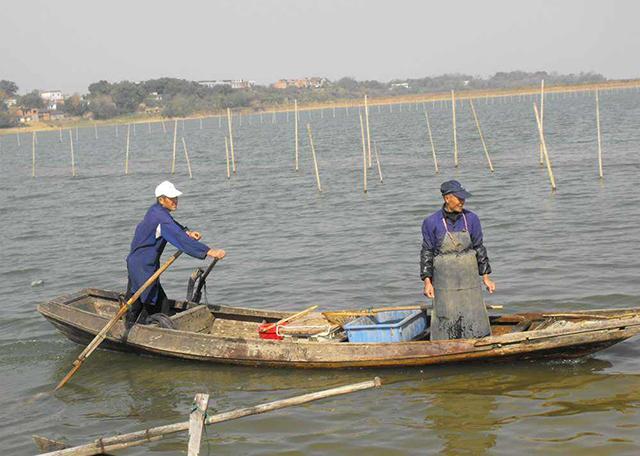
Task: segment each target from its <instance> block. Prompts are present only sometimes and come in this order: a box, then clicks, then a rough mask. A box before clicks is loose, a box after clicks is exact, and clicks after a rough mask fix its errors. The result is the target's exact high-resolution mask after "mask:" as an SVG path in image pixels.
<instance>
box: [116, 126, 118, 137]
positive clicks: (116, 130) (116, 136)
mask: <svg viewBox="0 0 640 456" xmlns="http://www.w3.org/2000/svg"><path fill="white" fill-rule="evenodd" d="M117 137H118V124H116V138H117Z"/></svg>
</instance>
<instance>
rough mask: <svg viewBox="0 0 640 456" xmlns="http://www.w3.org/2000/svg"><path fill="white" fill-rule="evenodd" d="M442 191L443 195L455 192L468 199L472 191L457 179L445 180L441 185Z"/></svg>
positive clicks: (461, 197) (456, 194)
mask: <svg viewBox="0 0 640 456" xmlns="http://www.w3.org/2000/svg"><path fill="white" fill-rule="evenodd" d="M440 192H441V193H442V196H444V195H449V194H451V193H453V194H454V195H455V196H457V197H458V198H460V199H463V200H466V199H467V198H469V197H470V196H471V193H469V192H468V191H467V189H466V188H464V187H463V186H462V184H461V183H460V182H458V181H457V180H450V181H446V182H443V183H442V185H441V186H440Z"/></svg>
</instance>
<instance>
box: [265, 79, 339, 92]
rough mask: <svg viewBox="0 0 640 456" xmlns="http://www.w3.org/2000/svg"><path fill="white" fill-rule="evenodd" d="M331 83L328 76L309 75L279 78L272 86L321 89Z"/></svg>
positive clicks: (277, 87) (275, 87) (276, 87)
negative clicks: (298, 77)
mask: <svg viewBox="0 0 640 456" xmlns="http://www.w3.org/2000/svg"><path fill="white" fill-rule="evenodd" d="M328 83H329V80H328V79H327V78H318V77H309V78H301V79H279V80H277V81H276V82H274V83H273V84H271V87H273V88H274V89H280V90H283V89H287V88H289V87H295V88H297V89H319V88H321V87H324V86H325V85H327V84H328Z"/></svg>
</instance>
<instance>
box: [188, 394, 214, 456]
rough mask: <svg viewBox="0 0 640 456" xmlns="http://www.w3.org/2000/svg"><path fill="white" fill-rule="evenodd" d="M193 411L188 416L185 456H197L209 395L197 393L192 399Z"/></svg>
mask: <svg viewBox="0 0 640 456" xmlns="http://www.w3.org/2000/svg"><path fill="white" fill-rule="evenodd" d="M193 404H194V407H193V410H192V411H191V414H190V415H189V443H188V446H187V456H199V454H200V440H201V438H202V429H203V428H204V420H205V418H206V416H207V409H208V408H209V395H208V394H205V393H198V394H196V396H195V397H194V398H193Z"/></svg>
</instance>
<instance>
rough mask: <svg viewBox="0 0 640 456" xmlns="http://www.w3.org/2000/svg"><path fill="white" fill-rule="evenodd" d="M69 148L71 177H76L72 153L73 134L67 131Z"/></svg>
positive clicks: (74, 160)
mask: <svg viewBox="0 0 640 456" xmlns="http://www.w3.org/2000/svg"><path fill="white" fill-rule="evenodd" d="M69 147H70V148H71V175H72V176H73V177H76V157H75V154H74V153H73V133H71V130H69Z"/></svg>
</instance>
